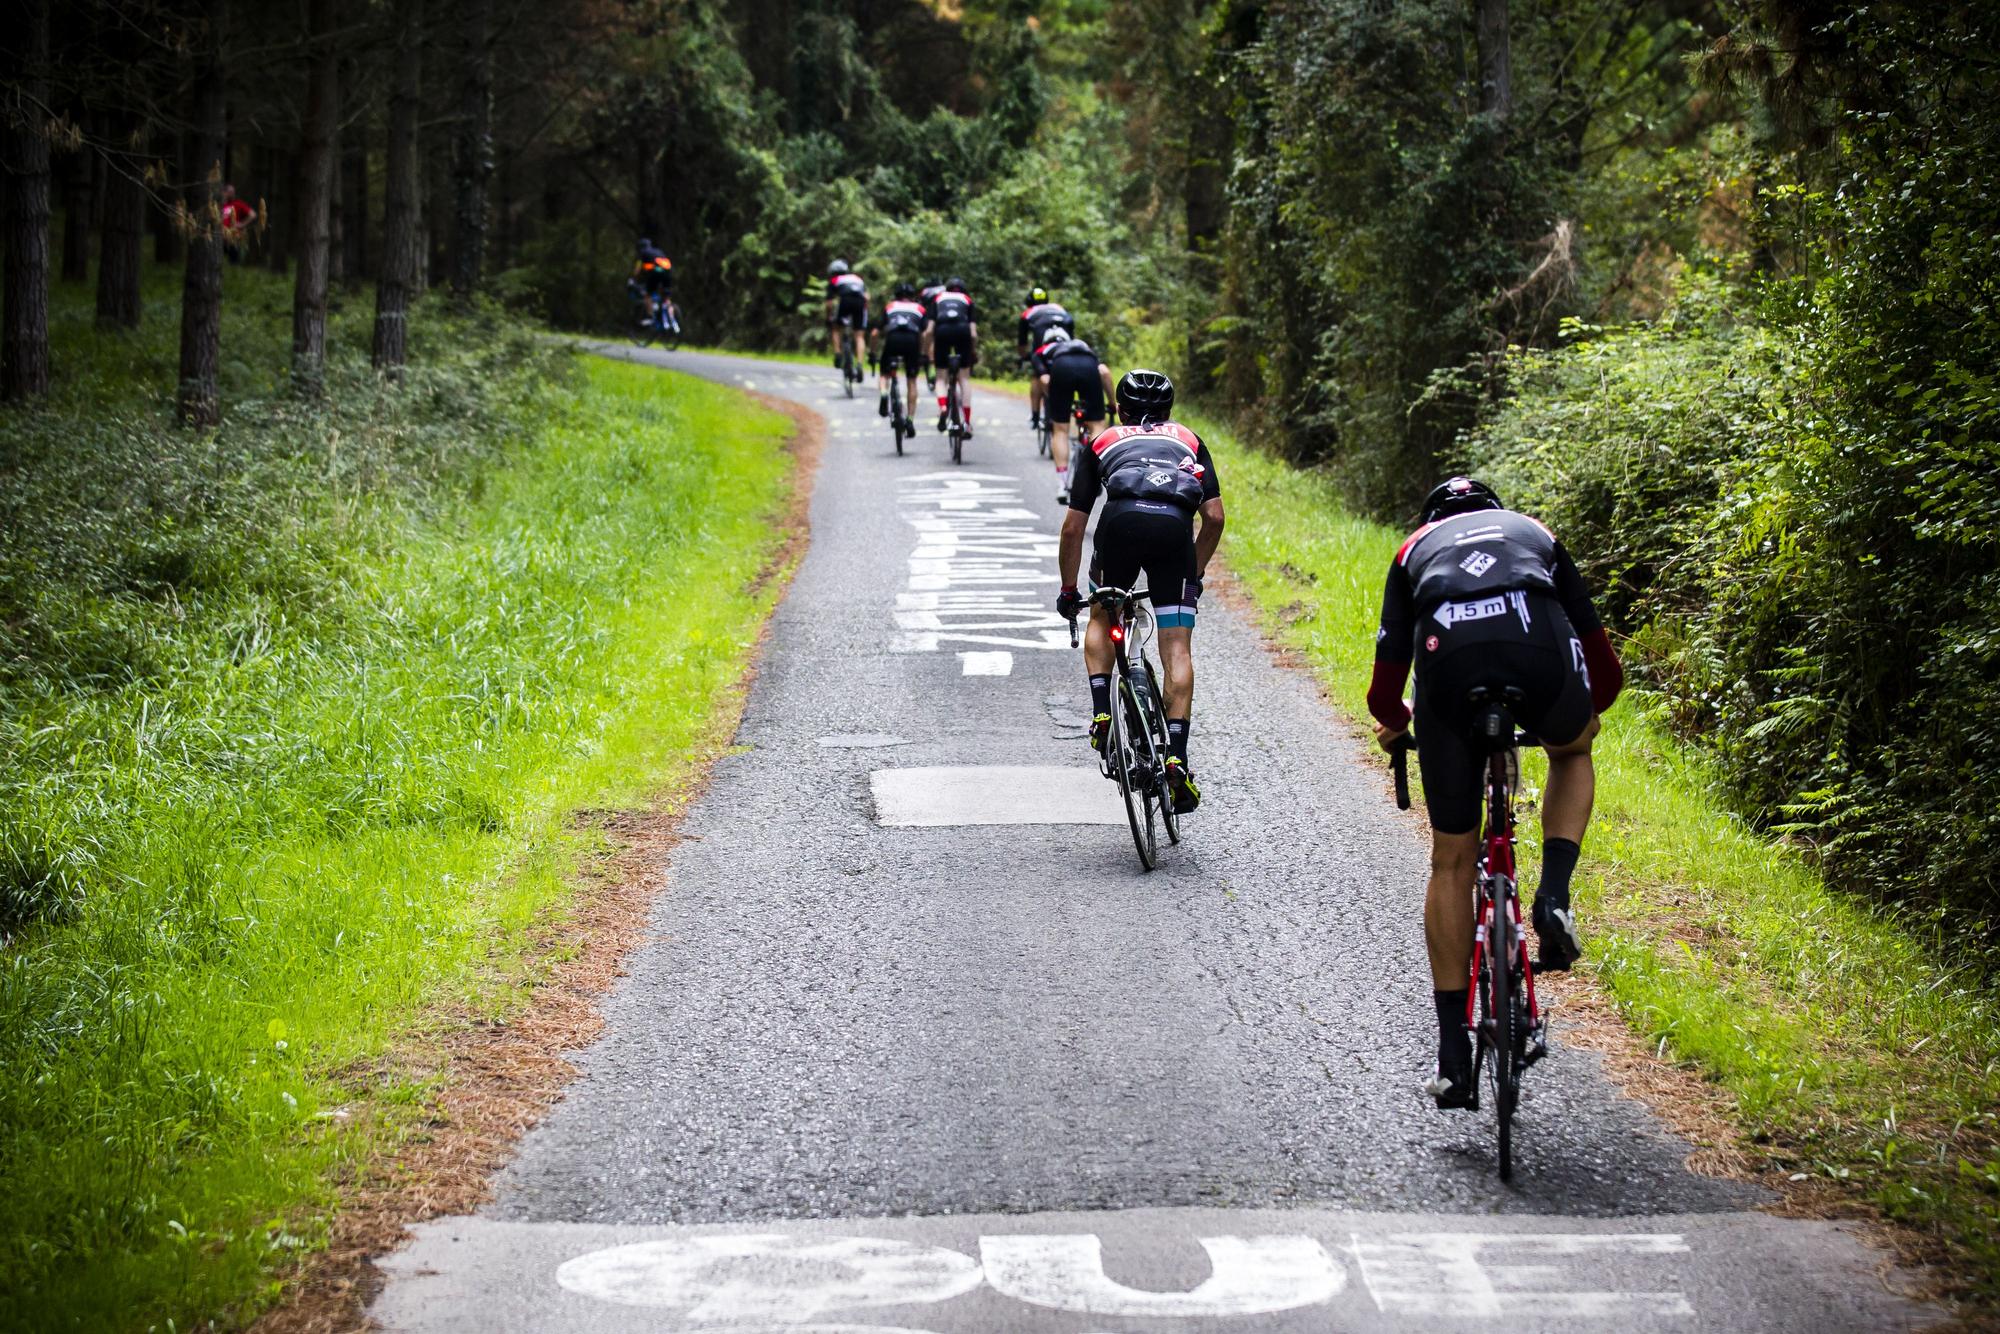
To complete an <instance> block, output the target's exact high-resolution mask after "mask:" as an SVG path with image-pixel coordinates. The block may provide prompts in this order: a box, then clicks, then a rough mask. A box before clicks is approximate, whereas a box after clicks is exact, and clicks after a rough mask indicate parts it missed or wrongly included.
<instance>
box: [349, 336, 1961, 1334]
mask: <svg viewBox="0 0 2000 1334" xmlns="http://www.w3.org/2000/svg"><path fill="white" fill-rule="evenodd" d="M613 352H614V354H616V355H626V356H632V357H635V358H638V359H641V360H647V361H653V362H657V363H658V364H661V365H663V366H669V367H672V368H674V369H677V370H681V371H686V372H691V373H694V374H698V375H703V376H707V377H710V378H713V379H717V380H722V381H725V382H727V383H731V384H738V385H743V386H745V387H750V388H755V389H758V390H761V391H762V392H764V393H767V394H772V395H777V396H781V397H785V398H790V399H793V400H796V401H798V402H801V403H804V404H806V405H808V406H810V407H812V408H813V409H815V410H817V411H819V412H821V413H823V414H824V415H825V417H826V419H827V424H828V439H827V446H826V452H825V456H824V459H823V461H822V463H821V468H820V473H819V479H818V483H817V489H816V491H815V494H814V499H813V505H812V527H813V536H812V543H811V547H810V550H809V552H808V554H807V557H806V559H805V561H804V563H803V565H802V566H801V568H800V570H799V572H798V576H797V579H796V581H795V582H794V584H793V586H792V589H791V591H790V594H789V595H788V597H787V598H786V599H785V601H784V603H783V605H782V606H781V607H780V608H779V610H778V612H777V614H776V617H775V620H774V622H773V626H772V633H771V639H770V643H769V645H768V647H767V649H766V651H765V655H764V658H763V662H762V665H761V667H760V669H759V672H758V677H757V682H756V686H755V688H754V690H753V692H752V695H751V698H750V701H749V706H748V709H747V711H746V713H745V716H744V720H743V724H742V729H741V733H740V735H739V737H738V740H739V741H740V742H741V747H740V749H739V750H738V751H737V752H736V753H734V754H732V755H730V756H729V757H728V758H726V759H725V760H723V761H722V762H721V764H720V765H719V766H718V768H717V771H716V773H715V777H714V781H713V782H712V784H711V785H710V787H709V789H708V791H707V792H706V794H705V795H704V796H703V797H702V798H701V800H700V801H699V802H697V803H696V805H695V806H694V808H693V809H692V810H691V811H690V812H689V814H688V816H687V818H686V821H685V823H684V826H683V828H684V832H685V833H686V834H687V835H689V837H688V838H687V839H686V841H685V842H683V843H682V844H681V845H680V846H679V847H678V848H677V850H676V851H675V852H674V854H673V857H672V862H671V865H670V867H669V868H668V871H667V875H666V887H665V890H664V892H663V893H661V894H660V895H659V896H658V897H657V899H656V901H655V907H654V921H653V923H652V926H653V933H652V934H653V937H654V939H653V943H651V944H649V945H647V946H645V947H642V948H641V949H640V950H638V951H637V952H635V954H634V955H633V956H632V957H631V959H630V961H629V964H628V967H629V973H630V975H629V977H627V978H626V979H625V980H624V982H623V983H622V984H621V985H620V986H619V987H618V989H617V990H616V991H615V992H614V993H613V994H612V995H611V996H610V997H609V999H608V1001H607V1004H606V1011H607V1018H608V1021H609V1023H608V1027H607V1029H606V1031H605V1033H604V1035H603V1037H602V1038H601V1039H600V1040H599V1041H598V1042H597V1043H596V1044H595V1045H594V1046H593V1047H591V1048H590V1049H589V1050H588V1051H587V1052H584V1053H582V1054H581V1055H580V1057H579V1060H580V1063H581V1065H582V1066H583V1069H584V1075H583V1077H582V1078H581V1079H580V1080H578V1081H577V1083H576V1084H574V1085H573V1086H572V1087H571V1089H570V1091H569V1096H568V1098H567V1100H566V1101H565V1102H564V1103H563V1104H562V1105H561V1106H560V1107H559V1108H558V1109H557V1110H556V1111H555V1113H554V1114H553V1115H551V1116H550V1117H549V1119H548V1120H547V1121H546V1122H544V1123H543V1124H542V1125H541V1126H539V1127H538V1128H536V1129H535V1130H534V1131H533V1132H531V1133H530V1134H529V1136H528V1137H527V1138H526V1140H525V1141H524V1143H523V1144H522V1147H521V1151H520V1153H519V1156H518V1158H517V1159H516V1161H515V1162H514V1164H513V1165H512V1166H511V1167H510V1168H509V1169H508V1170H507V1171H506V1172H505V1173H504V1175H503V1177H502V1180H501V1182H500V1183H499V1190H498V1198H497V1199H496V1200H495V1202H494V1203H493V1204H492V1205H491V1206H490V1207H489V1208H488V1209H487V1210H486V1211H485V1212H484V1213H482V1214H481V1215H480V1216H478V1217H476V1218H467V1219H446V1220H442V1221H439V1222H436V1223H433V1224H429V1225H427V1226H425V1227H424V1228H422V1229H420V1230H419V1235H418V1238H417V1240H416V1241H415V1243H414V1244H412V1245H411V1246H409V1247H408V1248H406V1249H405V1250H403V1251H402V1252H399V1253H398V1254H396V1255H394V1256H390V1257H386V1258H385V1259H384V1260H383V1262H382V1263H383V1267H384V1268H385V1269H386V1270H387V1271H388V1272H389V1274H390V1275H391V1281H390V1283H389V1284H388V1286H387V1289H386V1291H385V1292H384V1293H383V1295H382V1296H381V1297H380V1299H379V1300H378V1301H377V1302H376V1304H375V1306H374V1308H373V1314H374V1316H375V1318H376V1319H377V1320H379V1321H380V1322H381V1323H382V1324H383V1325H385V1326H386V1327H388V1328H390V1329H397V1330H481V1331H491V1330H564V1329H586V1330H600V1329H601V1330H626V1329H633V1330H638V1329H645V1330H694V1329H702V1330H724V1329H727V1330H732V1331H737V1332H738V1334H745V1332H747V1331H749V1330H753V1329H755V1330H764V1329H788V1330H798V1329H811V1330H821V1331H832V1330H847V1331H888V1330H904V1331H910V1332H911V1334H917V1332H919V1331H924V1330H931V1331H939V1332H940V1334H943V1332H945V1331H1006V1330H1017V1329H1018V1330H1048V1331H1074V1332H1076V1334H1082V1332H1083V1331H1092V1330H1101V1331H1109V1330H1175V1331H1179V1330H1189V1331H1194V1330H1209V1329H1218V1330H1219V1329H1230V1330H1237V1329H1242V1330H1257V1331H1266V1330H1273V1331H1275V1330H1306V1329H1312V1330H1326V1329H1336V1328H1337V1329H1348V1328H1353V1329H1400V1328H1411V1329H1417V1328H1422V1329H1459V1328H1464V1329H1471V1328H1474V1327H1478V1326H1482V1325H1485V1324H1488V1323H1490V1322H1491V1321H1492V1320H1493V1319H1494V1318H1495V1317H1504V1323H1505V1324H1506V1326H1507V1327H1508V1328H1518V1329H1531V1328H1543V1327H1550V1328H1562V1329H1568V1328H1597V1329H1620V1330H1623V1329H1633V1328H1659V1329H1672V1330H1707V1329H1715V1330H1723V1329H1728V1330H1736V1329H1761V1330H1794V1329H1796V1330H1811V1331H1814V1332H1815V1334H1826V1332H1827V1331H1835V1330H1849V1329H1853V1330H1863V1329H1866V1330H1878V1329H1894V1328H1905V1327H1914V1326H1916V1325H1918V1324H1921V1323H1924V1322H1925V1321H1927V1320H1928V1319H1930V1318H1931V1317H1932V1314H1933V1313H1932V1312H1930V1311H1929V1310H1927V1309H1926V1308H1922V1307H1919V1306H1916V1305H1913V1304H1910V1303H1907V1302H1905V1301H1904V1300H1902V1299H1901V1298H1899V1297H1898V1296H1896V1295H1895V1293H1894V1292H1893V1291H1892V1290H1891V1287H1892V1285H1890V1284H1887V1283H1885V1281H1884V1279H1883V1277H1882V1270H1883V1269H1884V1263H1885V1262H1884V1260H1883V1257H1882V1256H1881V1255H1880V1254H1879V1253H1878V1252H1875V1251H1873V1250H1870V1249H1869V1248H1867V1247H1865V1246H1864V1245H1862V1244H1861V1242H1860V1241H1859V1240H1858V1239H1857V1238H1856V1237H1855V1236H1853V1235H1851V1234H1850V1233H1848V1232H1846V1231H1844V1230H1843V1229H1841V1228H1839V1227H1836V1226H1834V1225H1829V1224H1820V1223H1809V1222H1803V1221H1795V1220H1783V1219H1778V1218H1776V1217H1773V1216H1770V1215H1767V1214H1763V1213H1759V1212H1755V1209H1756V1207H1757V1206H1758V1205H1759V1204H1760V1203H1762V1202H1763V1197H1762V1196H1761V1195H1760V1194H1759V1193H1758V1192H1756V1191H1754V1190H1752V1189H1751V1188H1748V1187H1745V1186H1741V1185H1737V1184H1732V1183H1727V1182H1721V1181H1716V1180H1712V1179H1708V1178H1704V1177H1699V1176H1696V1175H1694V1174H1692V1173H1690V1172H1689V1171H1687V1170H1686V1169H1685V1167H1684V1166H1683V1165H1682V1162H1683V1159H1684V1158H1685V1156H1686V1154H1687V1151H1688V1148H1687V1146H1686V1145H1685V1144H1683V1143H1681V1142H1679V1141H1677V1140H1676V1139H1675V1138H1674V1137H1673V1136H1672V1135H1671V1134H1669V1133H1668V1132H1667V1131H1666V1130H1665V1129H1664V1128H1663V1127H1662V1126H1660V1125H1659V1124H1658V1122H1657V1121H1655V1120H1654V1118H1653V1117H1652V1116H1651V1115H1650V1114H1649V1113H1648V1112H1647V1111H1646V1110H1645V1109H1644V1108H1643V1107H1641V1106H1640V1105H1639V1104H1637V1103H1635V1102H1632V1101H1630V1100H1628V1099H1626V1098H1623V1097H1622V1096H1620V1095H1619V1094H1618V1093H1617V1092H1616V1091H1615V1090H1614V1089H1613V1088H1612V1087H1611V1085H1610V1084H1609V1083H1608V1082H1607V1080H1606V1079H1605V1078H1604V1077H1603V1076H1602V1074H1601V1073H1600V1072H1599V1071H1598V1069H1597V1066H1596V1062H1595V1060H1594V1059H1593V1058H1592V1057H1590V1056H1589V1055H1588V1054H1586V1053H1583V1052H1578V1051H1570V1050H1564V1049H1563V1048H1562V1044H1561V1029H1560V1015H1558V1016H1557V1027H1556V1030H1555V1043H1554V1046H1555V1052H1554V1054H1553V1056H1552V1057H1551V1059H1550V1060H1548V1061H1545V1062H1544V1063H1542V1064H1541V1065H1540V1066H1538V1067H1537V1068H1536V1069H1535V1070H1534V1071H1533V1072H1532V1074H1531V1075H1530V1082H1529V1087H1528V1089H1527V1091H1526V1095H1525V1100H1524V1105H1523V1107H1522V1110H1521V1113H1520V1116H1519V1118H1518V1120H1517V1123H1516V1124H1517V1133H1516V1145H1517V1147H1516V1157H1517V1167H1516V1179H1515V1182H1514V1184H1512V1185H1511V1186H1503V1185H1502V1184H1501V1183H1500V1182H1499V1181H1498V1180H1497V1178H1496V1176H1495V1174H1494V1170H1493V1150H1492V1125H1491V1118H1490V1113H1482V1114H1479V1115H1468V1114H1463V1113H1458V1114H1452V1115H1444V1114H1440V1113H1438V1112H1437V1111H1436V1110H1435V1109H1433V1108H1432V1107H1431V1106H1430V1105H1429V1103H1428V1100H1427V1099H1425V1098H1423V1096H1422V1095H1421V1094H1420V1093H1419V1092H1418V1089H1417V1085H1418V1082H1419V1081H1420V1079H1421V1078H1422V1077H1423V1076H1424V1075H1425V1074H1427V1073H1428V1063H1429V1061H1430V1058H1431V1046H1432V1041H1433V1026H1434V1021H1433V1019H1432V1017H1431V1005H1430V998H1429V990H1428V988H1429V980H1428V975H1427V969H1426V967H1425V963H1424V954H1423V946H1422V940H1421V929H1420V925H1419V922H1418V916H1417V905H1418V902H1419V898H1420V887H1421V883H1422V875H1423V851H1424V841H1423V837H1422V830H1421V826H1420V825H1417V824H1414V823H1412V822H1411V821H1410V820H1409V819H1408V818H1407V817H1403V816H1400V815H1399V814H1398V813H1397V812H1396V811H1395V810H1394V807H1393V805H1392V803H1391V801H1390V799H1389V795H1388V791H1387V784H1386V782H1385V778H1384V769H1383V766H1382V764H1381V763H1380V761H1379V759H1378V758H1377V757H1376V756H1375V755H1373V754H1372V753H1369V752H1368V751H1366V750H1365V749H1364V747H1363V746H1361V745H1360V744H1359V743H1357V742H1356V741H1354V740H1353V739H1352V737H1351V734H1350V732H1349V730H1348V729H1347V728H1346V727H1345V726H1343V725H1341V724H1340V723H1338V722H1337V721H1336V720H1335V718H1334V717H1333V716H1332V714H1331V712H1330V710H1329V708H1328V706H1327V705H1326V703H1325V702H1324V701H1323V700H1321V699H1320V698H1319V696H1318V694H1317V692H1316V690H1315V688H1314V687H1313V685H1312V684H1311V682H1309V681H1308V680H1306V679H1304V678H1303V677H1302V676H1301V675H1300V674H1298V673H1296V672H1294V671H1292V670H1290V669H1288V668H1286V667H1284V666H1282V665H1281V664H1279V663H1278V662H1277V661H1276V660H1275V659H1274V658H1273V657H1272V656H1271V655H1270V654H1269V653H1268V652H1267V650H1266V648H1265V646H1264V644H1263V643H1262V641H1261V639H1260V637H1259V636H1258V634H1257V632H1256V630H1255V628H1254V627H1253V626H1252V625H1250V624H1248V623H1247V622H1245V621H1244V620H1243V619H1241V618H1239V617H1237V616H1236V615H1234V614H1232V613H1231V612H1230V611H1229V610H1228V609H1227V608H1225V607H1221V606H1207V607H1204V608H1203V610H1202V614H1201V624H1200V629H1199V632H1198V633H1197V635H1196V639H1195V645H1196V668H1197V704H1196V710H1195V720H1194V721H1195V726H1194V734H1193V740H1192V745H1191V759H1192V762H1193V767H1194V769H1195V771H1196V773H1197V774H1198V775H1199V776H1200V778H1201V780H1202V787H1203V791H1204V794H1205V797H1206V803H1205V805H1204V806H1203V808H1202V810H1201V811H1200V812H1199V813H1198V814H1197V815H1195V816H1193V817H1190V818H1189V819H1188V820H1187V821H1186V824H1185V829H1186V833H1187V840H1186V842H1185V843H1183V844H1182V845H1181V846H1180V847H1178V848H1174V849H1171V850H1168V851H1166V852H1165V853H1164V856H1163V865H1162V867H1161V869H1160V870H1158V871H1156V872H1154V873H1152V874H1145V873H1143V872H1142V871H1141V870H1140V868H1139V864H1138V862H1137V860H1136V858H1135V856H1134V853H1133V849H1132V846H1131V839H1130V836H1129V835H1128V834H1127V832H1126V831H1125V829H1124V827H1123V824H1122V816H1121V815H1119V814H1118V813H1117V812H1115V811H1114V810H1113V809H1112V807H1111V806H1110V805H1109V801H1110V799H1111V797H1112V795H1113V790H1112V789H1111V788H1110V786H1109V785H1108V784H1106V783H1105V782H1104V781H1103V780H1102V779H1101V778H1097V777H1096V776H1095V773H1094V769H1093V767H1092V764H1091V760H1090V756H1089V752H1088V749H1087V747H1086V745H1085V743H1084V742H1083V740H1082V725H1083V721H1084V717H1083V716H1084V714H1085V713H1086V712H1087V695H1086V692H1085V686H1084V680H1083V672H1082V665H1081V659H1080V657H1079V656H1078V655H1077V654H1075V653H1074V652H1072V651H1071V650H1070V649H1069V645H1068V636H1067V633H1066V632H1065V631H1064V630H1063V629H1062V625H1061V622H1060V621H1058V620H1057V619H1056V618H1055V617H1054V615H1053V612H1052V611H1051V610H1049V605H1050V603H1051V602H1052V600H1053V597H1054V593H1055V590H1056V585H1057V579H1056V574H1055V560H1054V553H1055V541H1054V533H1055V528H1056V524H1057V521H1058V517H1059V513H1058V510H1057V507H1056V505H1055V494H1054V485H1053V480H1052V474H1051V473H1050V471H1049V469H1048V465H1047V464H1046V463H1045V462H1043V461H1041V460H1038V459H1036V458H1035V456H1034V446H1033V440H1032V437H1031V435H1030V434H1029V432H1028V430H1027V427H1026V409H1025V407H1024V406H1023V405H1022V404H1020V402H1019V401H1018V400H1016V399H1012V398H1005V397H1001V396H998V395H993V394H987V393H983V392H982V393H981V394H979V395H978V396H977V399H976V410H975V425H976V427H977V429H978V434H977V436H976V437H975V438H974V439H973V440H972V441H971V442H970V443H969V444H968V446H967V449H966V459H965V462H964V464H963V465H962V466H959V467H954V466H953V465H952V464H951V463H950V462H949V460H948V458H947V457H946V454H945V449H944V445H943V438H942V437H941V436H938V435H936V434H935V433H933V432H932V431H931V430H930V429H928V426H926V428H925V429H923V430H921V431H920V434H919V436H918V438H917V440H916V441H915V442H913V444H912V445H911V446H910V447H909V448H910V453H909V455H908V456H906V457H900V458H899V457H897V456H896V455H895V453H894V450H893V448H892V445H891V439H890V433H889V430H888V427H887V425H886V423H884V422H882V421H880V420H879V419H878V418H877V417H876V415H875V400H874V395H873V392H872V390H870V391H867V392H864V393H863V394H862V396H860V397H857V398H856V399H854V400H852V401H849V400H848V399H846V398H845V397H844V396H843V395H842V394H841V392H840V385H839V381H838V378H837V376H836V375H835V373H834V372H833V370H832V369H831V368H830V367H827V366H818V367H812V366H801V365H796V364H788V363H771V362H757V361H749V360H743V359H738V358H728V357H719V356H706V355H698V354H693V353H671V354H669V353H659V352H643V353H641V352H633V351H632V350H630V349H613ZM1217 467H1218V471H1219V472H1220V474H1221V482H1222V487H1223V494H1224V499H1225V502H1227V501H1228V499H1229V480H1230V478H1229V459H1228V456H1227V455H1226V454H1224V455H1222V456H1221V457H1219V458H1218V460H1217ZM1224 546H1225V551H1226V549H1227V538H1226V537H1225V539H1224ZM1384 554H1385V559H1386V556H1387V553H1386V552H1385V553H1384ZM898 770H906V771H907V770H922V771H924V772H919V773H907V772H906V773H901V774H898V773H896V772H894V771H898ZM1111 819H1118V820H1120V821H1121V822H1120V823H1116V824H1113V823H1107V822H1106V821H1108V820H1111ZM1052 820H1060V821H1062V822H1060V823H1056V822H1051V821H1052ZM1014 821H1019V822H1018V823H1016V822H1014Z"/></svg>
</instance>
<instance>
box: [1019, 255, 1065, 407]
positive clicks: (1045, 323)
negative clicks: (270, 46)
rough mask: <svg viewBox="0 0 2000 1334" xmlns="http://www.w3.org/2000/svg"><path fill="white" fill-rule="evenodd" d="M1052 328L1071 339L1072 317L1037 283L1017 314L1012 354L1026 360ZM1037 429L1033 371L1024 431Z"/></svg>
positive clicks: (1037, 382) (1038, 396)
mask: <svg viewBox="0 0 2000 1334" xmlns="http://www.w3.org/2000/svg"><path fill="white" fill-rule="evenodd" d="M1054 329H1061V330H1063V331H1064V332H1066V333H1068V334H1070V335H1071V336H1072V337H1074V336H1075V334H1076V316H1074V315H1072V314H1070V313H1069V312H1068V311H1066V310H1064V309H1063V308H1062V307H1061V306H1059V305H1057V304H1056V303H1055V302H1053V301H1051V300H1049V289H1048V288H1046V287H1043V286H1041V285H1040V284H1039V283H1038V284H1036V285H1035V286H1033V287H1031V288H1029V289H1028V305H1027V308H1026V309H1025V310H1023V311H1022V312H1021V322H1020V325H1019V327H1018V328H1017V329H1016V330H1015V332H1014V351H1015V353H1016V355H1018V356H1019V357H1020V358H1021V359H1022V360H1024V361H1025V360H1027V359H1028V357H1029V355H1030V354H1031V353H1033V351H1034V350H1035V349H1036V348H1037V347H1040V346H1041V345H1042V344H1043V343H1046V342H1048V341H1049V333H1050V331H1051V330H1054ZM1065 424H1067V423H1065ZM1041 426H1042V384H1041V376H1040V372H1037V373H1035V374H1034V375H1031V376H1030V377H1029V378H1028V429H1029V430H1031V431H1038V430H1040V429H1041Z"/></svg>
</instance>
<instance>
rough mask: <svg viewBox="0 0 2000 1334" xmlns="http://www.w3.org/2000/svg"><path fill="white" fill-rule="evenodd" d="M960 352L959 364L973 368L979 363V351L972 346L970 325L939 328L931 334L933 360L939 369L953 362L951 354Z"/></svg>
mask: <svg viewBox="0 0 2000 1334" xmlns="http://www.w3.org/2000/svg"><path fill="white" fill-rule="evenodd" d="M954 352H956V353H958V364H959V366H960V367H961V368H963V369H965V370H971V369H972V368H973V367H974V366H977V365H978V364H979V353H978V352H977V351H976V350H975V349H974V348H973V346H972V329H971V327H970V326H969V325H965V326H960V327H958V328H955V329H953V328H943V329H938V330H936V331H935V332H933V333H932V335H931V360H932V361H933V362H934V363H936V365H937V366H938V368H939V369H943V368H944V367H946V366H949V365H950V364H951V354H952V353H954Z"/></svg>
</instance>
